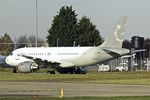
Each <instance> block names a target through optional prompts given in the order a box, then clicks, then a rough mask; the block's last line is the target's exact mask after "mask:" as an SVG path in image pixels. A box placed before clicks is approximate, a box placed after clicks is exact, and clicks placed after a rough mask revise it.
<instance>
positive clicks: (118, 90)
mask: <svg viewBox="0 0 150 100" xmlns="http://www.w3.org/2000/svg"><path fill="white" fill-rule="evenodd" d="M61 88H63V90H64V96H66V97H74V96H150V85H120V84H87V83H60V82H59V83H57V82H0V97H3V96H26V95H30V96H31V95H33V96H34V95H40V96H51V97H58V96H59V95H60V90H61Z"/></svg>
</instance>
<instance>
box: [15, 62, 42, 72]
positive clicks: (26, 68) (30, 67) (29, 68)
mask: <svg viewBox="0 0 150 100" xmlns="http://www.w3.org/2000/svg"><path fill="white" fill-rule="evenodd" d="M37 69H39V67H38V65H37V64H36V63H34V62H29V61H27V62H23V63H20V64H19V65H18V72H22V73H29V72H33V71H35V70H37Z"/></svg>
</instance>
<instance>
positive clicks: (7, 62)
mask: <svg viewBox="0 0 150 100" xmlns="http://www.w3.org/2000/svg"><path fill="white" fill-rule="evenodd" d="M9 58H10V57H9V56H8V57H6V59H5V62H6V64H8V65H10V59H9Z"/></svg>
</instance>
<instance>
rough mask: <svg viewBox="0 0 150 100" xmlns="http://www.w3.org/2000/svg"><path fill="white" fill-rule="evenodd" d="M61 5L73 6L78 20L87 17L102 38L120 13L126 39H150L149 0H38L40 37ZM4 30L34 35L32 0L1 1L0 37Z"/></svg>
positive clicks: (43, 36)
mask: <svg viewBox="0 0 150 100" xmlns="http://www.w3.org/2000/svg"><path fill="white" fill-rule="evenodd" d="M64 5H67V6H71V5H72V7H73V9H74V10H75V11H76V13H77V14H78V16H77V17H78V18H79V19H80V18H81V17H82V16H84V15H85V16H87V17H89V18H90V19H91V21H92V22H93V24H95V25H96V26H97V29H98V30H99V31H100V33H101V35H102V36H103V37H105V38H106V37H107V35H108V33H109V32H110V31H111V30H112V27H113V26H114V24H115V23H116V21H117V19H118V18H119V17H120V16H122V15H125V16H128V22H127V29H126V35H125V38H126V39H130V38H131V36H133V35H139V36H144V37H145V38H150V0H38V25H39V27H38V35H39V37H41V38H43V39H45V37H46V36H47V34H48V32H47V30H48V29H49V28H50V26H51V23H52V20H53V16H55V15H56V14H58V13H57V12H58V11H59V9H60V8H61V7H62V6H64ZM4 33H9V34H10V36H11V37H12V38H13V39H14V37H18V36H20V35H22V34H27V35H28V34H35V0H0V36H2V35H3V34H4ZM18 34H19V35H18Z"/></svg>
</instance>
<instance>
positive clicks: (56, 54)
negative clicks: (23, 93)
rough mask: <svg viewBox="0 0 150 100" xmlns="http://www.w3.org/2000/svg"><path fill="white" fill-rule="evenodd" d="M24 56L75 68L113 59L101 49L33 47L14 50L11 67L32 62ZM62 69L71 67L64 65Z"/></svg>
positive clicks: (8, 58) (11, 56)
mask: <svg viewBox="0 0 150 100" xmlns="http://www.w3.org/2000/svg"><path fill="white" fill-rule="evenodd" d="M22 55H26V56H31V57H33V58H39V59H41V60H43V61H44V60H46V61H48V62H51V63H53V62H60V63H61V62H64V61H65V62H69V63H71V64H72V65H73V66H88V65H94V64H97V63H100V62H102V61H105V60H107V59H111V58H113V57H112V56H111V55H109V54H107V53H105V52H104V51H103V50H102V49H100V47H38V48H36V47H32V48H20V49H17V50H14V51H13V52H12V54H11V55H9V56H8V57H7V59H6V63H7V64H9V65H11V66H18V65H19V64H20V63H22V62H26V61H31V62H34V61H33V60H31V59H27V58H25V57H23V56H22ZM62 67H70V66H67V65H66V66H65V64H63V65H62Z"/></svg>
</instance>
